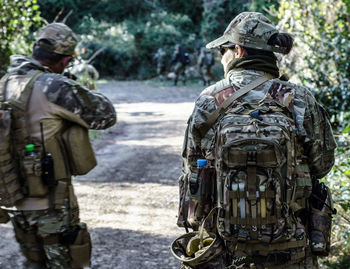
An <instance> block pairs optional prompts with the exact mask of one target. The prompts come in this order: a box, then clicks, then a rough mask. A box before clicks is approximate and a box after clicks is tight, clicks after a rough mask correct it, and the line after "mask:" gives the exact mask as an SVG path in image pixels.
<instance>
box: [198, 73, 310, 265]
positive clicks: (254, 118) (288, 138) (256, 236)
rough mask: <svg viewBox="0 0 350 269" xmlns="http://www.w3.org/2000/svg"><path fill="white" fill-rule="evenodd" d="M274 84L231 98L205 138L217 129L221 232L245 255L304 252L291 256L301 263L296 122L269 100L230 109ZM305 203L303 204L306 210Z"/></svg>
mask: <svg viewBox="0 0 350 269" xmlns="http://www.w3.org/2000/svg"><path fill="white" fill-rule="evenodd" d="M268 79H269V78H266V77H262V78H259V79H257V80H255V81H253V82H252V83H250V84H248V85H246V86H245V87H243V88H241V89H240V90H239V91H236V92H235V93H233V94H232V95H231V96H229V97H228V98H227V99H226V100H225V101H224V102H223V103H222V104H221V105H220V106H219V107H218V108H217V110H215V111H214V113H212V114H211V116H210V117H209V119H208V120H207V121H206V123H205V124H204V126H203V128H202V130H201V133H202V135H204V134H205V133H206V132H207V131H208V130H209V128H211V127H212V126H213V125H214V123H215V124H216V125H215V126H216V135H215V143H216V144H215V153H214V156H215V168H216V175H217V176H216V184H217V188H216V189H217V205H218V207H219V210H218V216H217V223H216V228H217V231H218V233H219V234H220V236H221V238H223V239H224V240H226V241H230V242H231V243H233V245H235V246H236V248H238V249H240V250H243V251H244V250H246V251H249V252H251V253H254V255H263V256H266V255H267V254H268V253H271V252H274V251H277V252H278V251H284V250H288V249H298V251H297V252H293V255H292V256H293V257H292V256H291V259H293V260H297V259H300V258H302V257H303V256H304V255H305V254H304V251H302V250H303V248H304V247H305V246H306V237H305V235H306V231H305V227H302V225H301V224H300V222H297V221H296V218H295V216H294V214H293V210H294V209H300V207H299V206H298V205H297V203H296V202H295V200H296V190H297V185H296V178H295V174H296V171H295V169H296V166H297V161H296V159H297V148H298V147H297V143H296V132H295V123H294V119H293V116H292V114H291V112H290V111H289V110H288V109H287V108H285V107H283V105H279V104H277V103H276V102H269V101H264V100H263V101H261V102H260V103H258V104H249V103H243V102H237V103H235V106H233V107H232V108H229V106H230V105H232V103H233V102H234V101H235V100H236V99H238V98H239V97H241V96H243V95H244V94H246V93H247V92H249V91H250V90H251V89H253V88H255V87H257V86H259V85H261V84H262V83H264V82H266V81H267V80H268ZM302 192H304V189H303V190H302ZM308 195H310V194H308ZM300 196H303V195H300ZM305 197H307V195H306V196H305ZM305 197H301V200H303V201H298V202H301V203H300V204H303V205H305ZM298 198H299V197H298Z"/></svg>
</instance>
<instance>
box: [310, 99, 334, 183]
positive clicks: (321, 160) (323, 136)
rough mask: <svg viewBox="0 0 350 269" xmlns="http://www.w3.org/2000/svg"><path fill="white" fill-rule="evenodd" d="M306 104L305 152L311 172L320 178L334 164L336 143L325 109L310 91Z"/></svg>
mask: <svg viewBox="0 0 350 269" xmlns="http://www.w3.org/2000/svg"><path fill="white" fill-rule="evenodd" d="M306 104H307V105H306V110H305V116H304V128H305V131H306V138H305V147H304V148H305V153H306V155H307V157H308V164H309V167H310V171H311V174H312V175H314V176H315V177H316V178H322V177H324V176H325V175H327V173H328V172H329V171H330V170H331V168H332V166H333V164H334V150H335V148H336V146H337V145H336V142H335V139H334V136H333V132H332V127H331V124H330V122H329V119H328V113H327V112H326V110H325V109H324V108H323V107H322V106H321V105H320V104H319V103H317V102H316V100H315V98H314V97H313V96H312V94H311V93H309V94H307V96H306Z"/></svg>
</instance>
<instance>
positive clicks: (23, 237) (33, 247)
mask: <svg viewBox="0 0 350 269" xmlns="http://www.w3.org/2000/svg"><path fill="white" fill-rule="evenodd" d="M7 212H8V214H9V215H10V217H11V222H12V224H13V227H14V232H15V235H16V240H17V241H18V243H19V245H20V248H21V251H22V253H23V255H24V256H25V257H26V258H27V261H26V263H29V264H45V266H43V267H42V268H50V269H71V266H70V261H71V257H70V254H69V248H68V246H67V245H63V244H61V243H59V242H54V243H49V244H43V241H44V240H45V239H47V238H50V236H58V235H59V234H62V233H64V232H69V231H71V230H72V229H73V227H74V226H75V225H76V224H77V223H76V222H74V223H72V222H71V220H70V212H69V209H67V208H62V209H59V210H55V211H48V210H35V211H12V210H8V211H7ZM28 235H32V238H31V240H28Z"/></svg>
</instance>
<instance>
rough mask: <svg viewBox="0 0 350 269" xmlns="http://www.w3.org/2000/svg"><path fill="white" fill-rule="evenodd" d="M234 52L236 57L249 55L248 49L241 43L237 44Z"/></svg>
mask: <svg viewBox="0 0 350 269" xmlns="http://www.w3.org/2000/svg"><path fill="white" fill-rule="evenodd" d="M234 53H235V58H242V57H244V56H246V55H248V54H247V52H246V50H245V49H244V48H242V47H241V46H240V45H235V48H234Z"/></svg>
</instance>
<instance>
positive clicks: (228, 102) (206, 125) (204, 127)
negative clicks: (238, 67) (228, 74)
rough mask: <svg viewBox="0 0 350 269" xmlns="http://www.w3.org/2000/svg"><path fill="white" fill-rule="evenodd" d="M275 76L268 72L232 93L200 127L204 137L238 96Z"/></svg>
mask: <svg viewBox="0 0 350 269" xmlns="http://www.w3.org/2000/svg"><path fill="white" fill-rule="evenodd" d="M272 78H274V77H273V76H272V75H269V74H266V75H265V76H263V77H260V78H258V79H256V80H254V81H252V82H251V83H249V84H247V85H245V86H244V87H242V88H241V89H239V90H238V91H236V92H234V93H233V94H232V95H230V96H229V97H228V98H227V99H226V100H225V101H224V102H223V103H222V104H221V105H220V106H219V107H218V108H217V109H216V110H215V111H214V112H213V113H212V114H211V115H210V116H209V118H208V119H207V120H206V122H205V123H204V124H203V125H202V126H201V127H200V128H199V132H200V134H201V136H202V137H204V136H205V135H206V133H207V132H208V131H209V129H210V128H211V127H212V126H213V124H214V123H215V122H216V120H217V119H218V118H219V117H220V115H222V114H223V113H225V111H226V109H227V108H228V107H229V106H230V105H231V104H232V103H233V102H234V101H235V100H237V99H238V98H240V97H242V96H243V95H245V94H246V93H248V92H250V91H251V90H253V89H255V88H256V87H258V86H260V85H261V84H263V83H264V82H266V81H268V80H270V79H272Z"/></svg>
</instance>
